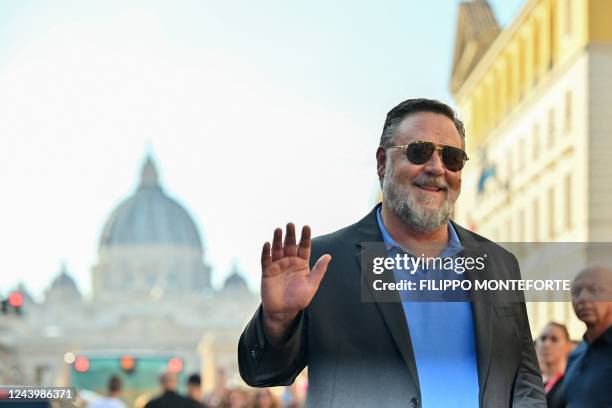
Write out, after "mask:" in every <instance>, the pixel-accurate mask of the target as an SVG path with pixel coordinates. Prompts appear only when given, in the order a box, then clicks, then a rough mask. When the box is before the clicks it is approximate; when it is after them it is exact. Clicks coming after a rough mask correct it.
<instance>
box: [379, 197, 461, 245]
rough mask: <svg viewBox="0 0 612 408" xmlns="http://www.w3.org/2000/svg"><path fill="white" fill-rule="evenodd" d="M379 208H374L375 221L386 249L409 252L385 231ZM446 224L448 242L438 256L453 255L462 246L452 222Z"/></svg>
mask: <svg viewBox="0 0 612 408" xmlns="http://www.w3.org/2000/svg"><path fill="white" fill-rule="evenodd" d="M381 208H382V207H378V208H377V209H376V221H377V222H378V228H380V233H381V235H382V238H383V242H384V243H385V246H386V247H387V251H389V250H393V249H394V250H400V251H403V252H406V253H410V252H409V251H407V250H405V249H404V248H403V247H402V246H401V245H400V244H398V243H397V242H395V240H394V239H393V237H391V234H389V231H387V228H386V227H385V224H384V223H383V220H382V215H381ZM447 225H448V242H447V244H446V247H445V248H444V250H443V251H442V254H441V255H440V256H453V255H456V254H457V253H459V252H460V251H461V250H462V249H463V246H461V241H459V236H458V235H457V231H455V227H453V224H452V223H451V222H450V221H448V224H447Z"/></svg>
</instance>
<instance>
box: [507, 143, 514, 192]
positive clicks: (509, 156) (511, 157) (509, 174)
mask: <svg viewBox="0 0 612 408" xmlns="http://www.w3.org/2000/svg"><path fill="white" fill-rule="evenodd" d="M513 160H514V155H513V154H512V148H511V147H509V148H508V153H507V157H506V165H507V170H506V180H507V181H508V183H510V179H511V178H512V170H513V166H512V165H513V164H514V163H513Z"/></svg>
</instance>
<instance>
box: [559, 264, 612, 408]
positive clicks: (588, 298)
mask: <svg viewBox="0 0 612 408" xmlns="http://www.w3.org/2000/svg"><path fill="white" fill-rule="evenodd" d="M572 306H573V307H574V312H576V316H577V317H578V319H580V320H582V321H583V322H584V324H586V328H587V329H586V333H585V334H584V337H583V338H584V340H583V341H582V342H581V343H580V344H579V345H578V347H576V349H575V350H574V351H573V352H572V353H571V354H570V357H569V361H568V366H567V370H566V372H565V379H564V381H563V383H564V387H563V388H564V393H565V398H566V401H567V405H568V406H569V407H571V408H580V407H585V408H586V407H589V408H597V407H612V270H611V269H610V268H607V267H604V266H600V265H596V266H591V267H588V268H586V269H584V270H583V271H582V272H580V273H579V274H578V276H576V279H575V280H574V282H573V283H572Z"/></svg>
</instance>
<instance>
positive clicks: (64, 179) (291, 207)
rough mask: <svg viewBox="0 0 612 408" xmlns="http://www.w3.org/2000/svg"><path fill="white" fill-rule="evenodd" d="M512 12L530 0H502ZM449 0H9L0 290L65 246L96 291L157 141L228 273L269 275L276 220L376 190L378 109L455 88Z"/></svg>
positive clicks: (1, 23) (251, 277)
mask: <svg viewBox="0 0 612 408" xmlns="http://www.w3.org/2000/svg"><path fill="white" fill-rule="evenodd" d="M490 3H491V4H492V6H493V9H494V11H495V13H496V16H497V18H498V21H500V23H501V24H502V25H506V24H508V23H509V22H510V21H511V19H512V17H513V16H515V15H516V14H517V13H518V11H519V10H520V7H521V5H522V3H523V0H492V1H490ZM458 4H459V2H458V1H457V0H431V1H416V0H411V1H406V0H405V1H400V0H388V1H385V2H384V3H381V2H374V1H369V2H366V1H354V0H351V1H348V0H341V1H336V2H328V1H319V0H313V1H309V2H287V1H280V0H278V1H266V0H264V1H261V2H256V3H255V2H252V1H247V0H236V1H224V2H221V1H215V2H213V1H207V0H180V1H176V2H170V1H160V0H142V1H123V0H106V1H97V2H94V1H76V0H72V1H69V0H56V1H53V2H46V1H42V0H38V1H35V0H3V1H2V2H0V188H1V191H2V200H1V203H2V204H1V207H0V248H2V257H1V264H0V268H1V272H0V294H6V293H7V292H8V291H9V290H11V289H12V288H14V287H15V286H16V285H17V284H18V282H23V283H24V284H25V286H26V288H27V289H28V290H29V291H30V292H31V294H33V295H34V296H35V297H37V298H39V299H40V298H41V296H42V294H43V292H44V289H45V288H46V287H47V286H48V285H49V284H50V282H51V281H52V279H53V278H54V277H55V276H57V274H58V272H59V269H60V265H61V264H62V262H65V264H66V266H67V268H68V271H69V273H70V274H71V276H73V277H74V279H75V281H76V282H77V284H78V285H79V287H80V289H81V290H82V291H83V293H85V294H86V295H87V294H89V293H90V292H91V289H90V287H91V267H92V266H93V265H94V264H95V263H96V260H97V251H98V242H99V238H100V234H101V232H102V229H103V227H104V223H105V221H106V219H107V218H108V216H109V215H110V214H111V212H112V211H113V209H114V208H115V207H116V206H117V205H118V204H119V203H120V202H121V201H122V200H124V199H125V198H127V197H128V196H129V195H130V194H132V192H133V191H134V189H135V188H136V186H137V185H138V182H139V175H140V169H141V166H142V163H143V161H144V159H145V156H146V154H147V152H149V153H150V154H152V156H153V158H154V160H155V162H156V164H157V166H158V170H159V172H160V181H161V183H162V185H163V188H164V190H165V191H166V193H167V194H168V195H170V196H171V197H172V198H174V199H176V200H177V201H178V202H179V203H180V204H181V205H183V206H184V207H185V208H186V209H187V211H188V212H189V213H190V214H191V216H192V217H193V219H194V221H195V223H196V225H197V227H198V228H199V231H200V234H201V236H202V239H203V242H204V260H205V262H207V263H208V264H210V265H211V266H212V268H213V269H212V283H213V286H214V287H216V288H219V287H220V286H221V285H222V284H223V282H224V279H225V278H226V277H227V275H228V273H229V272H230V269H231V265H232V264H233V263H234V262H236V263H237V265H238V267H239V269H240V271H241V273H242V274H243V276H244V277H245V279H246V280H247V282H248V284H249V286H250V287H251V288H252V289H254V290H257V289H258V286H259V277H260V273H261V270H260V265H259V257H260V250H261V245H262V244H263V242H265V241H266V240H270V239H271V236H272V232H273V230H274V228H275V227H276V226H283V225H284V224H285V223H286V222H288V221H292V222H294V223H296V224H297V225H298V227H300V226H301V225H303V224H308V225H310V226H311V227H312V230H313V234H314V235H321V234H324V233H329V232H332V231H334V230H337V229H339V228H342V227H344V226H346V225H349V224H352V223H354V222H356V221H358V220H359V219H361V218H362V217H363V216H364V215H365V214H366V213H367V212H368V211H369V210H370V209H371V207H372V205H373V204H374V200H375V197H376V194H377V192H378V191H377V185H378V182H377V178H376V174H375V158H374V153H375V149H376V146H377V142H378V138H379V136H380V131H381V129H382V124H383V122H384V118H385V115H386V112H387V111H388V110H389V109H391V108H392V107H393V106H395V105H396V104H397V103H399V102H401V101H402V100H404V99H407V98H410V97H429V98H436V99H440V100H442V101H444V102H447V103H451V104H452V97H451V95H450V93H449V91H448V83H449V78H450V70H451V59H452V53H453V44H454V36H455V20H456V13H457V9H458Z"/></svg>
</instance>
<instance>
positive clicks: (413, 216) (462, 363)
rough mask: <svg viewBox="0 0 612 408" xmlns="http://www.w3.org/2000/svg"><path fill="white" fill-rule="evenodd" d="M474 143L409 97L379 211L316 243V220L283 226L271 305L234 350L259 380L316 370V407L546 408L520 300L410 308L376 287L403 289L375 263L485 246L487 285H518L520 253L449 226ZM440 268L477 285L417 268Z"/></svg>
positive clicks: (271, 251)
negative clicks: (298, 226) (498, 281)
mask: <svg viewBox="0 0 612 408" xmlns="http://www.w3.org/2000/svg"><path fill="white" fill-rule="evenodd" d="M464 148H465V130H464V127H463V123H462V122H461V121H460V120H459V119H458V118H457V116H456V114H455V112H454V111H453V110H452V108H450V107H449V106H447V105H445V104H443V103H441V102H438V101H435V100H429V99H409V100H406V101H404V102H402V103H400V104H399V105H398V106H396V107H395V108H393V109H392V110H391V111H389V113H388V114H387V118H386V120H385V124H384V126H383V131H382V135H381V137H380V143H379V146H378V147H377V149H376V161H377V174H378V177H379V179H380V183H381V187H382V190H383V200H382V203H381V204H379V205H377V206H376V207H375V208H374V209H373V210H372V211H371V212H370V213H369V214H368V215H366V216H365V217H364V218H363V219H362V220H360V221H359V222H357V223H355V224H353V225H351V226H348V227H346V228H344V229H341V230H339V231H336V232H334V233H332V234H328V235H325V236H321V237H318V238H315V239H312V240H311V236H310V235H311V234H310V228H309V227H308V226H305V227H303V229H302V232H301V237H300V240H299V242H297V240H296V234H295V226H294V225H293V224H292V223H289V224H287V227H286V233H285V239H284V240H283V231H282V230H281V229H280V228H277V229H276V230H275V231H274V235H273V239H272V243H271V244H270V243H269V242H266V243H265V244H264V245H263V248H262V256H261V267H262V278H261V306H260V307H259V308H258V310H257V311H256V313H255V315H254V317H253V318H252V319H251V321H250V322H249V324H248V325H247V326H246V328H245V329H244V332H243V333H242V336H241V337H240V341H239V344H238V362H239V367H240V374H241V376H242V378H243V379H244V380H245V381H246V382H247V383H248V384H249V385H251V386H257V387H268V386H277V385H289V384H291V383H292V382H293V381H294V380H295V378H296V377H297V375H298V374H299V373H300V372H301V371H302V370H303V369H304V367H306V366H308V397H307V406H312V407H348V406H350V407H372V406H381V407H396V406H397V407H406V406H409V407H412V408H415V407H420V406H425V407H496V408H497V407H545V406H546V403H545V397H544V389H543V385H542V379H541V376H540V372H539V367H538V363H537V359H536V355H535V351H534V348H533V342H532V339H531V332H530V329H529V322H528V320H527V313H526V310H525V305H524V302H515V303H504V304H498V303H495V302H485V301H477V300H478V299H479V298H478V297H477V296H476V295H475V296H474V297H470V298H469V299H470V300H474V301H473V302H465V301H460V302H459V301H455V302H446V301H437V302H434V301H414V299H406V298H405V297H404V296H403V295H400V293H399V292H398V291H397V290H394V289H391V290H390V291H387V292H385V293H384V294H383V295H381V294H380V293H379V292H378V290H379V289H377V286H376V285H379V284H380V282H383V283H384V284H386V285H388V286H386V287H390V288H392V287H394V286H392V285H393V284H398V283H399V282H400V281H403V273H404V272H405V271H402V270H401V268H399V267H398V266H392V267H388V266H387V267H386V268H387V270H386V272H384V273H383V274H382V275H376V272H374V273H372V272H373V268H372V265H373V262H374V260H375V259H385V260H389V259H391V260H392V259H393V258H395V257H397V258H398V259H399V258H400V257H401V256H411V257H419V256H421V255H423V256H427V257H432V258H436V257H437V258H444V259H458V258H460V257H462V258H465V257H466V256H468V257H469V256H471V255H472V254H475V253H478V251H479V250H480V249H482V247H483V246H486V248H487V255H488V256H489V257H488V259H487V262H488V265H489V266H488V267H487V268H485V269H484V270H481V271H479V272H478V273H479V274H480V276H479V278H485V279H502V278H506V279H520V272H519V269H518V263H517V261H516V258H515V257H514V256H513V255H512V254H510V253H509V252H507V251H505V250H504V249H502V248H501V247H499V246H497V245H495V244H493V243H491V242H490V241H489V240H487V239H486V238H483V237H481V236H479V235H477V234H474V233H472V232H470V231H467V230H466V229H464V228H462V227H461V226H459V225H457V224H456V223H454V222H453V221H452V220H450V217H451V215H452V213H453V207H454V203H455V201H456V200H457V198H458V197H459V193H460V191H461V169H462V168H463V166H464V165H465V164H466V162H467V160H468V157H467V154H466V153H465V151H464ZM434 273H435V274H442V275H444V274H446V275H444V276H446V277H448V278H449V279H455V280H462V279H470V280H472V279H474V275H472V274H471V273H467V272H466V274H465V276H464V275H463V273H462V272H459V271H458V270H457V269H452V268H451V269H450V271H448V270H447V271H434V270H428V269H426V268H422V269H418V270H416V271H412V274H414V276H416V277H418V278H423V279H427V278H428V277H430V276H433V274H434ZM389 285H391V286H389ZM451 297H452V296H451ZM445 299H447V298H445ZM461 299H462V300H465V299H464V298H461ZM429 300H431V299H429ZM454 300H456V299H454Z"/></svg>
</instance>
